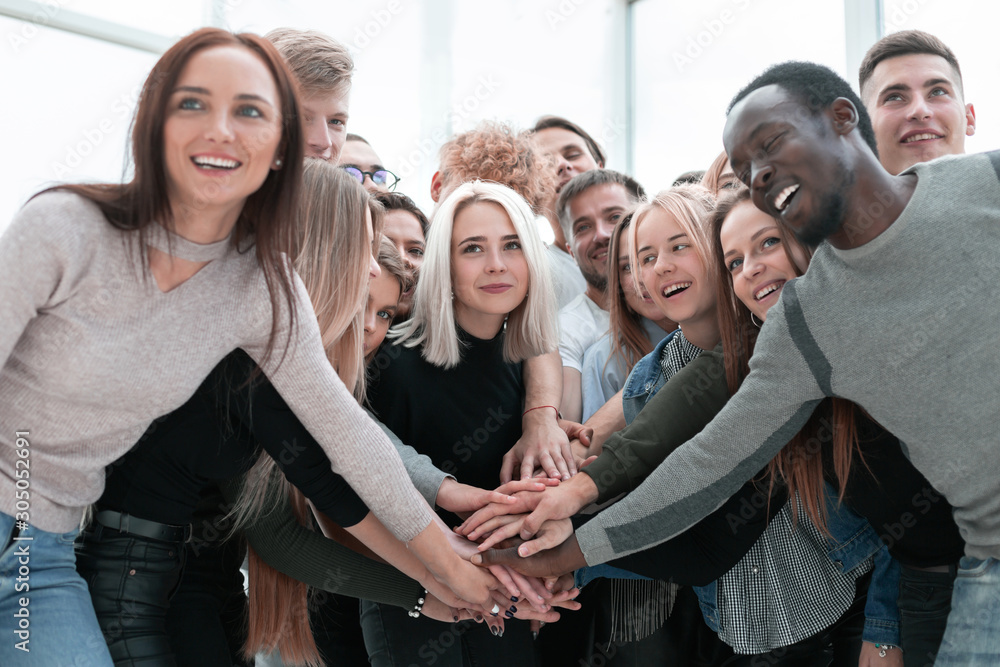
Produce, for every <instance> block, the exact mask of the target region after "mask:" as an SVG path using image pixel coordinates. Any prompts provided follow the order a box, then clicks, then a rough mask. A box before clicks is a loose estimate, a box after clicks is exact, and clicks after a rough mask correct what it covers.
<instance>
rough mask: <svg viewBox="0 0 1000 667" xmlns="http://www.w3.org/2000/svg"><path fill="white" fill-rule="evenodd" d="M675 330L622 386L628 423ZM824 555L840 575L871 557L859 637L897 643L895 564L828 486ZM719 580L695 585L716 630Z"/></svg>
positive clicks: (652, 386) (659, 373) (657, 376)
mask: <svg viewBox="0 0 1000 667" xmlns="http://www.w3.org/2000/svg"><path fill="white" fill-rule="evenodd" d="M674 333H676V332H674ZM674 333H671V334H669V335H668V336H667V337H666V338H664V339H663V340H662V341H660V342H659V344H657V346H656V347H655V348H654V349H653V351H652V352H650V353H649V354H647V355H646V356H645V357H643V358H642V359H640V360H639V362H638V363H637V364H636V365H635V367H634V368H633V369H632V372H631V373H629V376H628V379H627V380H626V381H625V386H624V388H623V390H622V408H623V410H624V413H625V421H626V423H631V422H632V420H633V419H635V416H636V415H637V414H639V411H640V410H642V408H643V407H644V406H645V405H646V403H647V402H649V400H650V399H651V398H652V397H653V396H655V395H656V392H658V391H659V390H660V388H661V387H663V385H664V384H666V377H665V376H664V374H663V369H662V367H661V366H660V359H661V357H662V356H663V349H664V347H666V345H667V343H668V342H669V341H670V340H671V339H673V337H674ZM826 509H827V528H828V530H829V532H830V537H828V538H827V556H828V557H829V558H830V560H831V561H833V563H834V565H836V566H837V568H838V569H839V570H840V571H841V572H844V573H847V572H851V571H853V570H854V569H855V568H857V567H861V566H863V565H865V563H866V562H867V561H868V559H869V558H874V560H873V570H872V577H871V583H870V584H869V586H868V598H867V602H866V604H865V627H864V631H863V634H862V639H863V640H864V641H866V642H870V643H879V644H892V645H896V646H898V645H899V609H898V608H897V606H896V599H897V597H898V595H899V574H900V568H899V563H898V562H896V560H895V559H894V558H892V556H890V555H889V551H888V549H887V548H886V547H885V545H884V544H883V543H882V541H881V540H880V539H879V536H878V533H876V532H875V530H874V529H873V528H872V527H871V526H870V525H869V524H868V521H867V520H865V519H863V518H861V517H859V516H858V515H857V514H855V513H854V512H852V511H851V510H849V509H848V508H847V507H845V506H843V505H840V504H839V503H838V502H837V492H836V490H835V489H834V488H833V487H832V486H830V485H829V484H827V485H826ZM717 587H718V584H717V582H712V583H711V584H708V585H707V586H695V587H693V588H694V591H695V593H696V594H697V595H698V600H699V602H700V604H701V611H702V615H703V616H704V617H705V622H706V623H707V624H708V626H709V627H710V628H712V630H714V631H715V632H718V631H719V613H718V608H717V605H716V599H717V598H716V592H717Z"/></svg>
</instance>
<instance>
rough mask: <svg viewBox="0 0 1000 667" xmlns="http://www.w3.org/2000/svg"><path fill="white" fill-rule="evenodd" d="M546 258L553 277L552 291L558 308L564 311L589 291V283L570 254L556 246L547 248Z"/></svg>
mask: <svg viewBox="0 0 1000 667" xmlns="http://www.w3.org/2000/svg"><path fill="white" fill-rule="evenodd" d="M545 256H546V257H547V258H548V260H549V273H550V275H551V276H552V291H553V292H555V295H556V303H557V305H556V308H558V309H562V308H565V307H566V306H567V305H569V302H570V301H572V300H573V299H575V298H576V297H578V296H579V295H581V294H583V293H584V291H586V289H587V281H586V280H584V279H583V274H582V273H580V267H578V266H577V265H576V260H574V259H573V257H572V256H571V255H570V254H569V253H568V252H563V251H562V250H559V249H558V248H556V247H555V246H554V245H548V246H545Z"/></svg>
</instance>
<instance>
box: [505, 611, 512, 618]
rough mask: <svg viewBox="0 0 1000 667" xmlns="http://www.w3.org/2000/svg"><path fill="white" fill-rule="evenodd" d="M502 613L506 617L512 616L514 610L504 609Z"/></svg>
mask: <svg viewBox="0 0 1000 667" xmlns="http://www.w3.org/2000/svg"><path fill="white" fill-rule="evenodd" d="M503 615H504V616H506V617H507V618H514V612H512V611H505V612H504V613H503Z"/></svg>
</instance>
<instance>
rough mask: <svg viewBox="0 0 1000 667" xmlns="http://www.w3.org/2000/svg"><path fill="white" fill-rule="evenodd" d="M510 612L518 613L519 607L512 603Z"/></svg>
mask: <svg viewBox="0 0 1000 667" xmlns="http://www.w3.org/2000/svg"><path fill="white" fill-rule="evenodd" d="M510 613H512V614H516V613H517V607H515V606H514V605H511V606H510Z"/></svg>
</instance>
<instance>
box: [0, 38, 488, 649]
mask: <svg viewBox="0 0 1000 667" xmlns="http://www.w3.org/2000/svg"><path fill="white" fill-rule="evenodd" d="M301 141H302V140H301V137H300V128H299V124H298V109H297V101H296V98H295V94H294V85H293V84H292V82H291V80H290V78H289V76H288V73H287V71H286V70H285V67H284V65H283V64H282V62H281V59H280V57H279V56H278V55H277V53H276V52H275V51H274V49H273V47H271V46H270V45H269V44H267V43H266V42H264V41H263V40H262V39H260V38H258V37H256V36H254V35H247V34H243V35H233V34H232V33H228V32H225V31H222V30H215V29H205V30H200V31H198V32H196V33H193V34H192V35H190V36H188V37H186V38H184V39H183V40H181V41H180V42H178V43H177V44H176V45H175V46H174V47H172V48H171V49H169V50H168V51H167V53H166V54H164V56H163V57H162V58H161V59H160V61H158V63H157V64H156V65H155V66H154V68H153V70H152V72H151V73H150V75H149V77H148V78H147V81H146V84H145V85H144V87H143V91H142V94H141V96H140V100H139V108H138V111H137V114H136V118H135V123H134V130H133V155H134V167H135V170H134V177H133V179H132V180H131V181H129V182H128V183H125V184H122V185H116V184H100V185H83V186H62V187H59V188H56V189H54V190H51V191H48V192H45V193H43V194H41V195H39V196H37V197H35V198H34V199H33V200H31V201H30V202H29V203H28V204H27V205H26V206H25V207H24V208H23V209H22V210H21V211H20V212H19V213H18V215H17V217H16V218H15V219H14V221H13V222H12V224H11V225H10V227H9V228H8V229H7V230H6V232H5V233H4V235H3V237H2V239H0V258H2V262H3V265H4V267H5V271H4V273H3V277H2V278H0V304H2V306H0V309H2V316H0V322H2V325H0V363H2V364H3V366H2V370H0V397H2V399H0V406H2V407H0V421H2V422H3V423H4V424H6V425H8V426H9V428H5V429H4V431H3V433H2V434H0V443H2V447H0V449H2V450H3V451H5V452H6V454H5V455H4V457H3V458H4V460H5V461H6V463H4V464H3V465H2V469H3V473H4V474H3V475H0V487H2V488H3V492H2V494H0V495H2V498H3V500H2V501H0V510H2V514H0V535H3V538H0V539H2V541H3V545H4V546H3V549H2V552H0V571H4V572H8V571H16V567H17V559H18V556H17V551H18V548H19V547H20V548H23V546H24V543H25V542H26V541H29V540H30V546H31V571H32V573H33V575H34V576H32V579H31V592H32V595H31V598H30V600H31V608H30V616H31V619H30V623H29V625H30V630H32V631H34V632H27V634H26V636H25V638H24V641H26V642H30V640H31V638H32V637H34V638H36V639H37V638H41V637H47V638H51V637H55V636H60V637H62V638H63V641H60V642H54V641H51V640H50V639H46V640H42V641H36V642H30V643H29V644H25V645H24V649H25V650H27V649H30V653H27V652H25V650H21V649H19V648H15V647H14V646H13V645H12V642H7V643H5V644H4V645H3V646H2V647H0V659H2V660H3V661H4V662H13V661H14V656H16V657H17V659H18V660H19V661H20V664H25V658H27V660H28V662H27V664H39V665H51V664H61V663H65V662H68V661H70V660H71V659H73V658H74V657H76V656H81V659H83V660H86V661H89V662H90V663H91V664H101V665H106V664H108V663H109V661H108V655H107V651H106V649H105V648H103V646H104V640H103V638H102V637H101V634H100V631H99V629H98V627H97V624H96V622H95V617H94V612H93V607H92V605H91V603H90V600H89V596H88V595H87V592H86V587H85V585H84V583H83V581H82V579H80V577H79V575H77V573H76V571H75V568H74V567H73V560H74V559H73V552H72V542H73V538H74V537H75V535H76V532H77V526H78V524H79V522H80V518H81V515H82V510H83V507H85V506H86V505H88V504H90V503H91V502H93V501H94V500H96V499H97V498H98V497H99V496H100V494H101V491H102V489H103V485H104V467H105V466H106V465H108V464H110V463H111V462H112V461H114V460H115V459H116V458H118V457H119V456H121V455H122V454H123V453H124V452H125V451H127V450H128V449H129V448H130V447H131V446H132V445H133V444H134V443H135V442H136V440H138V439H139V437H140V436H141V435H142V433H143V431H144V430H145V429H146V428H147V426H148V425H149V423H150V422H151V421H152V420H154V419H155V418H157V417H158V416H160V415H162V414H164V413H166V412H169V411H171V410H173V409H174V408H176V407H178V406H180V405H181V404H182V403H183V402H184V401H185V400H187V399H188V397H190V396H191V394H192V393H193V392H194V391H195V389H196V387H197V386H198V384H199V383H200V382H201V380H202V379H203V378H204V377H205V376H206V375H207V374H208V372H209V371H210V370H211V369H212V367H213V366H215V365H216V364H217V363H218V362H219V361H220V360H221V359H222V358H223V357H224V356H225V355H226V354H228V353H229V352H230V351H232V350H233V349H235V348H237V347H242V348H244V349H246V350H247V351H248V353H249V354H250V355H251V357H252V358H254V359H255V361H257V362H258V363H259V364H260V365H261V368H262V369H263V371H264V373H265V374H266V375H267V376H268V378H269V379H270V380H271V381H272V382H273V383H274V385H275V387H276V388H277V389H278V390H279V391H280V392H281V393H282V395H283V397H284V398H285V399H286V400H287V401H288V404H289V406H291V407H292V409H293V410H295V411H296V412H297V413H298V414H299V415H300V416H301V417H302V418H303V420H304V421H305V422H306V424H307V425H308V427H309V428H310V430H311V431H312V432H314V433H315V435H317V436H318V439H319V441H320V442H321V443H322V445H323V447H324V451H326V453H327V455H328V456H329V457H330V458H331V459H332V460H333V461H334V462H335V465H336V466H337V469H338V470H340V471H341V472H343V473H344V474H345V476H346V477H347V478H348V479H349V480H350V481H351V482H353V483H355V484H356V486H357V488H358V489H359V491H360V492H361V495H362V496H363V497H364V498H365V500H366V502H367V503H368V504H369V505H370V506H371V507H372V509H373V510H374V511H375V512H376V513H378V514H380V515H381V516H382V517H383V518H385V519H386V521H387V523H388V525H389V526H390V527H391V529H392V530H393V531H394V533H395V534H396V535H397V536H398V537H399V538H401V539H404V540H409V541H411V542H412V547H413V548H414V551H415V552H416V553H417V554H419V555H420V556H421V557H422V558H424V559H425V560H426V561H427V562H428V563H431V564H433V568H434V570H435V572H436V573H437V574H438V575H439V576H441V577H442V578H443V579H445V580H447V581H451V582H452V583H454V584H456V586H457V587H459V588H460V589H462V590H463V597H466V598H472V599H474V600H478V601H485V600H486V599H487V597H488V588H487V587H488V585H490V579H489V577H484V576H483V575H481V574H473V573H470V572H469V571H468V570H467V569H465V568H461V567H460V569H459V570H455V571H454V573H455V574H449V573H448V568H449V567H450V566H451V565H452V564H454V561H452V560H451V558H450V557H448V556H447V555H446V554H445V555H442V554H443V553H444V549H442V546H443V545H445V541H444V540H445V538H444V535H443V534H442V533H441V532H440V530H439V529H438V528H437V527H431V528H430V529H429V530H426V529H427V528H428V524H429V523H430V519H431V513H430V510H429V508H428V507H427V506H426V504H425V503H424V502H423V501H422V500H420V498H419V496H418V494H417V493H416V491H415V490H414V489H413V487H412V485H411V484H410V483H409V482H408V478H407V476H406V473H405V470H404V469H403V466H402V464H401V463H400V461H399V458H398V456H397V455H396V454H395V451H394V450H393V448H392V446H391V444H390V443H389V442H388V440H387V439H386V438H385V436H384V435H382V433H381V431H379V430H378V429H377V427H375V426H374V424H372V423H371V421H370V420H368V419H367V418H366V417H365V416H364V414H363V412H362V411H361V409H360V407H359V406H358V405H357V403H356V402H354V401H353V400H352V398H351V396H350V394H349V392H347V391H346V390H345V388H344V385H343V382H342V381H341V380H340V379H339V378H338V377H337V376H336V374H335V373H334V372H333V369H332V368H331V367H330V365H329V362H328V360H327V359H326V356H325V354H324V353H323V349H322V345H321V344H320V339H319V330H318V326H317V325H316V323H315V320H313V318H312V317H311V315H310V316H309V317H296V314H297V313H309V312H310V310H311V307H310V305H309V303H308V297H307V296H306V295H305V293H304V290H303V289H302V288H301V286H300V285H298V284H297V281H296V279H295V278H294V276H293V275H292V273H291V271H289V268H288V266H287V264H286V263H285V261H284V259H283V257H282V253H283V252H284V251H287V250H288V249H289V245H290V244H289V242H288V240H287V236H288V233H289V229H288V223H289V221H290V220H291V218H292V215H293V213H294V206H295V204H296V196H297V192H298V188H299V183H300V179H301V168H302V167H301V159H302V149H301ZM317 396H322V397H323V398H322V400H321V401H320V400H316V397H317ZM15 433H19V435H16V434H15ZM22 459H23V460H26V461H27V462H28V463H27V464H26V465H25V466H19V465H17V466H16V465H15V460H22ZM32 461H33V462H34V463H35V465H34V466H30V468H29V467H27V466H28V465H30V462H32ZM371 466H375V467H377V468H379V469H380V470H381V471H382V475H383V477H385V476H388V477H389V478H391V479H394V480H397V481H398V483H394V484H386V485H382V484H379V485H375V484H372V482H371V478H370V476H369V474H368V471H369V470H370V469H371ZM16 468H23V469H24V470H27V471H28V474H29V475H30V483H29V482H27V481H26V482H25V484H28V485H29V486H30V490H29V489H20V488H19V485H20V486H21V487H23V486H24V484H20V481H21V480H23V479H24V478H25V477H26V475H22V474H20V472H16ZM15 481H17V482H18V483H17V484H16V483H15ZM22 492H27V497H25V494H24V493H22ZM19 494H20V496H19ZM448 552H450V550H448ZM442 557H444V558H446V559H447V560H446V562H442V560H441V559H442ZM456 558H457V557H456ZM459 582H461V584H459ZM22 597H23V596H20V595H18V592H17V591H14V590H13V589H12V587H11V588H6V589H4V590H3V591H0V611H2V613H3V614H4V615H7V614H10V617H14V615H15V614H16V613H17V612H18V610H19V609H22V608H24V605H23V604H21V603H20V602H19V600H20V599H21V598H22Z"/></svg>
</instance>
